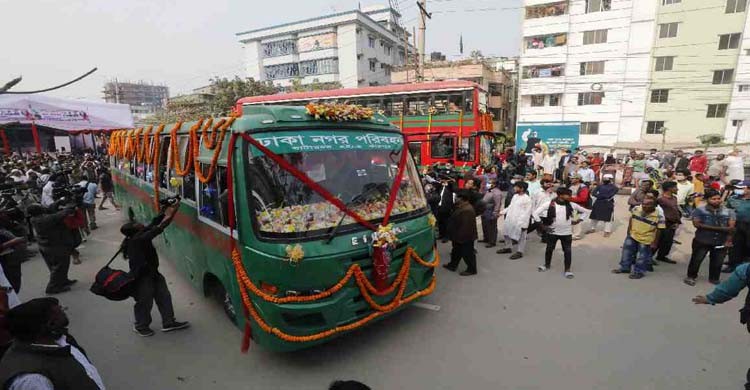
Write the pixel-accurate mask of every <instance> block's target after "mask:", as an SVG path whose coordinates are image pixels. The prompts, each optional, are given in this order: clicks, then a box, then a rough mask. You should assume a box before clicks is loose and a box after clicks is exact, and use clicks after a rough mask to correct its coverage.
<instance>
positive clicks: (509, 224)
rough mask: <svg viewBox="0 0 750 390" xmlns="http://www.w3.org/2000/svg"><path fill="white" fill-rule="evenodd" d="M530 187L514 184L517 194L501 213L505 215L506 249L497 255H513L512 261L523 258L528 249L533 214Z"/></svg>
mask: <svg viewBox="0 0 750 390" xmlns="http://www.w3.org/2000/svg"><path fill="white" fill-rule="evenodd" d="M528 187H529V186H528V184H526V183H525V182H522V181H520V182H517V183H515V184H513V191H514V192H515V194H514V195H513V198H512V199H511V201H510V205H509V206H508V207H507V208H506V209H505V210H503V211H502V212H501V214H502V215H505V221H504V223H503V234H504V235H505V245H506V247H505V248H503V249H500V250H498V251H497V253H501V254H502V253H513V254H512V255H511V256H510V259H511V260H516V259H520V258H522V257H523V252H524V250H525V249H526V232H527V230H528V228H529V220H530V219H531V212H532V201H531V197H530V196H529V194H527V193H526V191H527V189H528Z"/></svg>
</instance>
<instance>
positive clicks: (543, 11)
mask: <svg viewBox="0 0 750 390" xmlns="http://www.w3.org/2000/svg"><path fill="white" fill-rule="evenodd" d="M567 13H568V2H567V1H560V2H557V3H547V4H539V5H534V6H529V7H526V19H527V20H528V19H539V18H546V17H550V16H560V15H566V14H567Z"/></svg>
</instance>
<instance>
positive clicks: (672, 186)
mask: <svg viewBox="0 0 750 390" xmlns="http://www.w3.org/2000/svg"><path fill="white" fill-rule="evenodd" d="M661 188H662V194H661V196H660V197H659V198H658V199H657V200H656V203H657V204H658V205H659V207H661V209H662V211H663V212H664V223H665V228H664V229H662V230H661V232H660V234H659V237H660V238H659V247H658V249H657V251H656V253H655V255H656V256H655V257H656V259H655V260H656V261H661V262H663V263H668V264H677V262H676V261H674V260H672V259H670V258H669V257H667V256H668V255H669V252H670V251H671V250H672V244H674V236H675V234H676V232H677V228H679V227H680V224H681V221H682V212H681V211H680V206H679V205H678V204H677V183H675V182H673V181H667V182H664V183H662V185H661Z"/></svg>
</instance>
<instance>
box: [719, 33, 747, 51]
mask: <svg viewBox="0 0 750 390" xmlns="http://www.w3.org/2000/svg"><path fill="white" fill-rule="evenodd" d="M741 38H742V33H734V34H724V35H719V50H727V49H737V48H739V47H740V39H741Z"/></svg>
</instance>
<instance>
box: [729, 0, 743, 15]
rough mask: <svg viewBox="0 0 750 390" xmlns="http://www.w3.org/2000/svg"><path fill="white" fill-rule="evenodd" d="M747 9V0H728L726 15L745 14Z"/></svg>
mask: <svg viewBox="0 0 750 390" xmlns="http://www.w3.org/2000/svg"><path fill="white" fill-rule="evenodd" d="M745 8H747V0H727V9H726V13H728V14H733V13H737V12H745Z"/></svg>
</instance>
